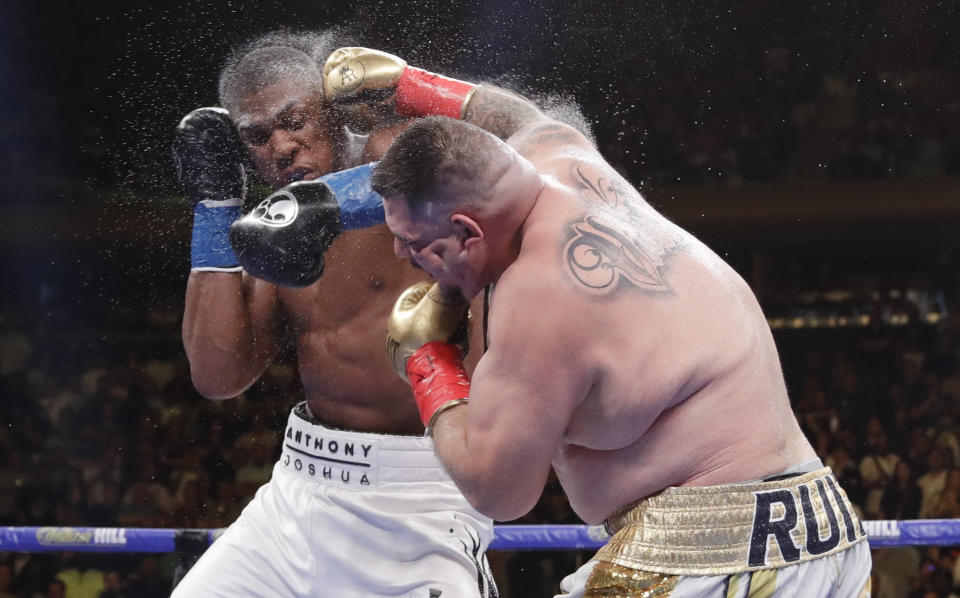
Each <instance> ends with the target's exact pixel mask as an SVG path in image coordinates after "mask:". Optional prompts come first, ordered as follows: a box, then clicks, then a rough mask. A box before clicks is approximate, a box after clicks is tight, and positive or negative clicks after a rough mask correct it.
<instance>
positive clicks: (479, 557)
mask: <svg viewBox="0 0 960 598" xmlns="http://www.w3.org/2000/svg"><path fill="white" fill-rule="evenodd" d="M308 417H309V416H308V415H307V413H306V409H305V406H304V404H303V403H301V404H299V405H297V406H296V407H294V410H293V412H292V413H291V414H290V418H289V420H288V423H287V429H286V432H285V434H284V438H283V453H282V455H281V457H280V460H279V461H278V462H277V464H276V465H275V466H274V468H273V477H272V479H271V480H270V482H268V483H267V484H265V485H264V486H263V487H261V488H260V489H259V490H258V491H257V494H256V496H255V497H254V499H253V500H252V501H251V502H250V504H248V505H247V507H246V508H245V509H244V510H243V513H242V514H241V515H240V517H239V518H238V519H237V521H236V522H234V523H233V525H231V526H230V527H229V528H227V530H226V531H225V532H224V533H223V535H222V536H220V538H218V539H217V540H216V541H215V542H214V543H213V545H212V546H211V547H210V549H209V550H207V552H206V553H205V554H204V555H203V556H202V557H201V558H200V560H199V561H198V562H197V564H196V565H194V567H193V568H192V569H191V570H190V571H189V572H188V573H187V575H186V577H184V579H183V580H182V581H181V582H180V584H179V585H178V586H177V587H176V589H175V590H174V592H173V594H172V596H171V598H200V597H203V598H211V597H223V598H228V597H229V598H235V597H238V596H250V597H254V596H256V597H278V598H280V597H285V598H286V597H289V598H301V597H307V596H310V597H314V596H315V597H333V596H336V597H337V598H370V597H371V596H397V597H404V598H460V597H471V598H473V597H480V598H494V597H496V596H497V592H496V588H495V586H494V584H493V579H492V576H491V575H490V570H489V567H488V565H487V561H486V557H485V556H484V553H485V550H486V548H487V545H488V544H489V543H490V541H491V540H492V539H493V522H492V521H491V520H490V519H489V518H487V517H484V516H483V515H481V514H480V513H478V512H477V511H476V510H474V509H473V508H472V507H471V506H470V504H469V503H467V501H466V499H464V498H463V496H462V495H461V494H460V492H459V491H458V490H457V488H456V486H455V485H454V483H453V481H452V480H451V479H450V477H449V476H448V475H447V473H446V472H445V471H444V469H443V467H442V466H441V465H440V462H439V461H438V460H437V458H436V456H435V455H434V452H433V442H432V441H431V440H430V439H429V438H426V437H420V436H388V435H381V434H369V433H362V432H349V431H342V430H334V429H329V428H326V427H324V426H322V425H319V424H317V423H313V422H311V421H309V419H308Z"/></svg>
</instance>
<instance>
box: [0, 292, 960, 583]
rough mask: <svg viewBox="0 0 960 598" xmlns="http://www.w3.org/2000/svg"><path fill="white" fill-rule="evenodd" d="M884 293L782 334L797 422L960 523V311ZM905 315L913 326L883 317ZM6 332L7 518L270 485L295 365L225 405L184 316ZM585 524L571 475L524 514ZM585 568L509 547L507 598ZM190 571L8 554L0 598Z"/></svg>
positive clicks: (205, 498) (163, 563)
mask: <svg viewBox="0 0 960 598" xmlns="http://www.w3.org/2000/svg"><path fill="white" fill-rule="evenodd" d="M874 297H875V302H874V303H873V304H872V305H864V306H862V308H861V310H862V311H864V312H866V313H872V314H875V317H874V318H873V319H872V324H871V325H869V326H860V325H851V326H847V327H842V328H822V327H821V328H810V329H805V328H790V329H782V330H777V331H776V336H777V342H778V346H779V348H780V351H781V357H782V360H783V363H784V368H785V376H786V379H787V383H788V386H789V388H790V392H791V397H792V400H793V401H794V405H795V408H796V412H797V415H798V417H799V419H800V421H801V424H802V426H803V428H804V430H805V431H806V433H807V435H808V437H809V438H810V440H811V441H812V442H813V443H814V445H815V447H816V449H817V452H818V454H819V455H820V456H821V457H822V458H823V459H824V461H825V463H826V464H828V465H830V466H831V467H832V468H833V469H834V471H835V472H836V473H837V475H838V477H839V478H840V480H841V481H842V483H843V485H844V487H845V488H846V490H847V492H848V494H849V496H850V498H851V500H852V501H853V502H854V503H855V504H856V505H857V507H858V509H860V511H861V513H862V515H863V517H864V518H866V519H913V518H940V517H946V518H952V517H960V307H953V308H952V309H951V307H952V306H947V305H946V304H944V302H945V301H946V299H943V298H942V297H941V298H940V299H939V300H938V301H937V302H931V301H928V300H923V299H924V298H927V297H928V295H927V294H924V293H917V292H910V291H908V290H906V289H905V290H904V292H902V293H895V294H892V295H891V294H889V293H887V294H882V295H874ZM891 297H893V298H891ZM902 298H907V300H905V301H904V300H902ZM921 300H923V301H921ZM917 301H919V303H918V302H917ZM931 304H938V305H939V304H943V305H942V306H941V307H939V308H938V309H939V310H940V311H939V312H938V313H939V314H940V317H939V319H938V321H937V322H936V323H931V322H930V319H929V318H927V317H923V316H924V314H927V313H931V312H929V311H925V310H929V308H930V305H931ZM897 309H900V310H905V311H906V313H907V315H908V317H907V318H906V319H895V320H891V319H890V318H886V319H884V318H883V317H882V315H883V314H885V313H887V314H889V313H891V311H896V310H897ZM2 322H3V326H2V328H0V380H2V388H0V393H2V396H3V398H4V399H3V401H0V422H4V425H3V427H2V428H0V525H17V526H19V525H29V526H51V525H57V526H74V525H76V526H125V527H174V528H192V527H199V528H216V527H222V526H226V525H228V524H229V523H230V522H231V521H233V520H234V519H235V518H236V516H237V515H238V514H239V512H240V510H241V509H242V508H243V506H244V505H245V504H246V502H247V501H248V500H249V499H250V498H251V497H252V495H253V493H254V491H255V490H256V488H258V487H259V486H260V485H261V484H263V483H264V482H266V481H267V480H268V479H269V478H270V475H271V468H272V465H273V461H274V459H275V458H276V456H277V454H278V449H279V447H280V436H279V435H280V433H281V432H282V430H283V425H284V418H285V416H286V414H287V410H288V408H289V406H290V404H291V403H292V402H294V401H296V400H298V398H299V397H300V396H301V392H300V389H299V386H298V381H297V377H296V374H295V370H294V369H293V368H292V367H291V365H290V363H289V360H281V361H279V362H278V363H277V364H276V365H274V366H272V367H271V368H270V369H269V370H268V371H267V372H266V373H265V375H264V377H263V378H262V380H261V381H260V382H258V383H257V384H256V385H255V386H254V387H252V388H251V389H250V390H249V391H247V392H246V393H244V394H243V395H242V396H240V397H238V398H235V399H230V400H226V401H208V400H205V399H203V398H201V397H200V396H199V395H197V394H196V392H195V391H194V390H193V388H192V386H191V383H190V378H189V372H188V368H187V364H186V361H185V359H184V357H183V352H182V349H181V348H180V345H179V338H178V334H177V326H176V323H177V318H176V317H175V314H169V317H159V316H158V315H157V314H156V313H154V314H151V315H149V316H148V315H144V316H143V321H142V322H141V323H140V325H139V332H138V333H136V334H133V333H129V332H128V333H126V334H120V333H119V332H118V331H110V330H99V331H96V332H94V331H92V330H86V329H84V328H81V327H80V325H77V324H74V323H71V321H70V320H69V319H67V318H66V317H64V318H63V320H62V321H54V322H49V321H48V322H47V324H46V326H44V327H39V328H38V327H37V325H36V323H35V322H31V321H29V319H28V318H27V317H26V316H25V315H24V314H23V313H18V312H17V311H15V310H5V311H4V314H3V319H2ZM37 330H41V331H42V332H40V333H37V332H36V331H37ZM577 522H578V521H577V518H576V516H575V515H574V514H573V513H572V511H571V510H570V507H569V505H568V504H567V501H566V498H565V497H564V495H563V492H562V491H561V490H560V488H559V485H558V484H557V483H556V480H555V479H551V481H550V483H549V484H548V486H547V488H546V489H545V491H544V494H543V496H542V498H541V500H540V502H539V503H538V505H537V506H536V508H535V509H534V510H533V511H532V512H531V513H530V514H529V515H527V516H525V517H524V518H523V519H522V520H520V521H518V523H577ZM586 558H589V553H582V552H575V551H565V552H564V551H561V552H515V553H495V554H494V556H493V563H494V567H495V572H496V574H497V577H498V579H499V582H500V584H501V590H502V594H503V595H504V596H506V597H509V596H514V597H517V596H524V597H530V598H537V597H539V596H552V595H553V594H552V592H553V591H554V590H555V589H556V585H557V583H558V582H559V579H560V577H561V576H562V575H563V574H564V572H569V571H572V570H573V569H574V568H575V567H576V566H577V565H578V564H579V563H581V562H583V561H584V559H586ZM875 558H876V563H877V565H876V566H875V571H874V575H875V584H876V585H875V590H876V591H875V594H874V595H875V596H878V597H880V598H886V597H888V596H889V597H893V596H900V597H904V596H909V597H914V596H916V597H919V598H929V597H933V596H936V597H946V596H949V595H951V594H950V591H951V590H952V588H953V587H954V585H955V584H956V583H957V582H958V581H960V564H958V559H957V551H956V550H948V549H942V548H940V549H934V548H929V549H913V548H903V549H888V550H878V551H876V554H875ZM176 565H177V557H176V555H160V556H145V557H144V556H136V555H126V556H119V557H118V556H115V555H111V556H104V555H90V554H80V553H63V554H58V553H52V554H34V555H29V554H0V598H6V597H8V596H16V597H18V598H20V597H29V598H34V597H36V596H64V595H66V596H69V597H70V598H77V597H87V596H90V597H93V598H96V597H98V596H102V597H104V598H106V597H119V596H129V597H133V596H137V597H142V596H147V597H149V596H165V595H166V593H167V592H169V588H170V584H171V576H172V575H173V571H174V568H175V566H176ZM64 588H66V593H64Z"/></svg>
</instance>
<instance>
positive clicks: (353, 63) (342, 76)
mask: <svg viewBox="0 0 960 598" xmlns="http://www.w3.org/2000/svg"><path fill="white" fill-rule="evenodd" d="M365 71H366V69H365V68H364V66H363V63H362V62H360V61H359V60H357V59H356V58H350V59H347V60H345V61H344V62H343V64H341V65H340V66H338V67H337V70H336V71H334V72H333V73H330V74H331V75H332V76H331V77H330V84H331V86H332V87H333V88H334V89H336V90H337V91H341V92H343V91H353V90H354V89H356V88H358V87H360V84H361V83H363V75H364V73H365Z"/></svg>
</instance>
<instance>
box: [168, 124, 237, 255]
mask: <svg viewBox="0 0 960 598" xmlns="http://www.w3.org/2000/svg"><path fill="white" fill-rule="evenodd" d="M173 160H174V164H175V166H176V168H177V178H178V179H179V180H180V183H181V185H183V190H184V194H185V195H186V198H187V201H189V202H190V203H192V204H193V206H194V208H193V239H192V241H191V243H190V266H191V269H192V270H200V271H213V272H239V271H240V270H241V267H240V262H239V261H238V260H237V256H236V255H235V254H234V252H233V249H232V248H231V247H230V240H229V237H228V231H229V229H230V224H232V223H233V222H234V221H235V220H236V219H237V218H239V217H240V215H241V212H242V207H241V206H242V204H243V199H244V196H245V195H246V191H247V174H246V172H247V171H246V164H247V160H248V158H247V154H246V151H245V150H244V148H243V144H242V143H241V141H240V137H239V135H238V134H237V130H236V128H235V127H234V126H233V122H232V121H231V120H230V116H229V114H228V113H227V111H226V110H224V109H223V108H198V109H196V110H194V111H193V112H191V113H190V114H187V115H186V116H185V117H183V120H181V121H180V124H178V125H177V129H176V131H175V133H174V137H173Z"/></svg>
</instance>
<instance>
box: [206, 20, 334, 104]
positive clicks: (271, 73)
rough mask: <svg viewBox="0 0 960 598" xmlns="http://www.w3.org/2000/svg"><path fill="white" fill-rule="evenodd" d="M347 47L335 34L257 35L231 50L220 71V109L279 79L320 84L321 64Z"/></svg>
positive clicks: (281, 33)
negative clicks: (331, 54) (337, 51)
mask: <svg viewBox="0 0 960 598" xmlns="http://www.w3.org/2000/svg"><path fill="white" fill-rule="evenodd" d="M344 45H350V44H349V43H348V40H347V39H346V36H344V35H343V34H342V33H341V32H339V31H337V30H327V31H316V32H300V33H295V32H291V31H287V30H284V29H281V30H277V31H271V32H269V33H266V34H264V35H261V36H259V37H257V38H255V39H253V40H251V41H249V42H247V43H245V44H243V45H241V46H239V47H238V48H236V49H235V50H233V52H231V53H230V56H229V57H228V58H227V60H226V62H224V65H223V68H222V69H221V70H220V78H219V83H218V92H219V96H220V105H221V106H223V107H224V108H226V109H227V110H230V109H231V107H232V106H234V105H235V104H236V102H237V101H238V100H239V99H240V98H242V97H243V96H245V95H247V94H249V93H250V92H251V91H256V90H258V89H260V88H262V87H265V86H267V85H270V84H271V83H275V82H276V81H279V80H280V79H286V78H289V77H300V78H303V79H305V80H307V81H309V82H313V83H315V84H316V85H317V86H318V88H320V86H322V84H323V63H324V62H325V61H326V60H327V57H328V56H329V55H330V53H331V52H333V51H334V50H336V49H337V48H338V47H340V46H344Z"/></svg>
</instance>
